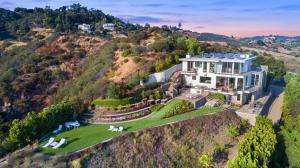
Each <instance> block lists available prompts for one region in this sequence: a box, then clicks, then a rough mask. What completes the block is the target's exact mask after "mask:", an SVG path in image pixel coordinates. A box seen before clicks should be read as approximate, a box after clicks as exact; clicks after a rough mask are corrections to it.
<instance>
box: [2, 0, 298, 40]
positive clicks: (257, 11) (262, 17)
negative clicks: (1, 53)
mask: <svg viewBox="0 0 300 168" xmlns="http://www.w3.org/2000/svg"><path fill="white" fill-rule="evenodd" d="M73 3H80V4H81V5H82V6H86V7H88V8H94V9H100V10H102V11H103V12H104V13H107V14H111V15H113V16H116V17H119V18H121V19H123V20H124V21H129V22H132V23H139V24H145V23H149V24H150V25H153V26H160V25H172V26H177V25H178V23H179V22H181V23H182V28H183V29H189V30H192V31H197V32H199V33H202V32H210V33H217V34H224V35H228V36H234V37H249V36H257V35H270V34H273V35H287V36H296V35H298V36H299V35H300V0H151V1H150V0H65V1H64V0H0V8H6V9H11V10H12V9H14V8H15V7H26V8H34V7H45V6H50V7H51V8H54V9H55V8H59V7H61V6H64V5H71V4H73Z"/></svg>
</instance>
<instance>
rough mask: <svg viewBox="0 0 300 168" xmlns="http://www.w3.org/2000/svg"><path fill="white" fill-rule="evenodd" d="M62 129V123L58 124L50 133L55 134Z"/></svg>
mask: <svg viewBox="0 0 300 168" xmlns="http://www.w3.org/2000/svg"><path fill="white" fill-rule="evenodd" d="M61 130H62V125H59V126H58V128H57V129H56V130H54V131H53V132H52V133H53V134H56V133H58V132H60V131H61Z"/></svg>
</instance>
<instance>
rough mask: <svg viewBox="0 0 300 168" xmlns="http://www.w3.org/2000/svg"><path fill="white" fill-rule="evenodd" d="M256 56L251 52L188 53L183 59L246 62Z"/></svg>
mask: <svg viewBox="0 0 300 168" xmlns="http://www.w3.org/2000/svg"><path fill="white" fill-rule="evenodd" d="M254 58H256V56H254V55H249V54H233V53H228V54H223V53H203V54H200V55H194V56H191V55H187V56H186V58H182V59H181V60H204V61H209V60H211V61H220V60H224V61H233V62H244V61H246V60H252V59H254Z"/></svg>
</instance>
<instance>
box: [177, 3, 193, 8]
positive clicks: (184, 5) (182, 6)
mask: <svg viewBox="0 0 300 168" xmlns="http://www.w3.org/2000/svg"><path fill="white" fill-rule="evenodd" d="M178 7H179V8H189V7H192V5H187V4H182V5H178Z"/></svg>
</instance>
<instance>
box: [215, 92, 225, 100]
mask: <svg viewBox="0 0 300 168" xmlns="http://www.w3.org/2000/svg"><path fill="white" fill-rule="evenodd" d="M212 97H213V98H214V99H217V100H220V101H222V102H225V96H224V95H223V94H222V93H213V94H212Z"/></svg>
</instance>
